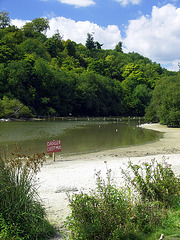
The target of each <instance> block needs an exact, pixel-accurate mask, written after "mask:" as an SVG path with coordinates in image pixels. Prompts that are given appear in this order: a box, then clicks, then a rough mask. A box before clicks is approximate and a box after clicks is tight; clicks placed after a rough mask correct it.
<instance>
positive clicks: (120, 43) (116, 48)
mask: <svg viewBox="0 0 180 240" xmlns="http://www.w3.org/2000/svg"><path fill="white" fill-rule="evenodd" d="M115 50H116V51H117V52H120V53H122V52H123V51H122V42H119V43H118V44H117V45H116V47H115Z"/></svg>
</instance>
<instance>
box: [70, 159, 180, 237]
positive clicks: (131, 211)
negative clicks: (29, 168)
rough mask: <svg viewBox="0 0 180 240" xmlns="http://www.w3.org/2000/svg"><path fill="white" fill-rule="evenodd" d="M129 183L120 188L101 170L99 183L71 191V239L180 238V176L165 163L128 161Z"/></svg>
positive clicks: (127, 180)
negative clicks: (87, 188)
mask: <svg viewBox="0 0 180 240" xmlns="http://www.w3.org/2000/svg"><path fill="white" fill-rule="evenodd" d="M122 172H123V176H124V179H125V180H126V182H127V187H122V188H117V187H116V186H115V185H114V184H113V183H112V180H111V170H108V171H107V180H103V179H102V177H101V176H100V172H98V173H97V174H96V175H97V188H96V190H94V191H93V190H92V191H91V192H90V193H89V194H87V193H83V192H81V193H80V194H73V195H72V196H69V200H70V207H71V210H72V213H71V215H70V216H69V217H68V219H67V222H66V228H67V238H66V239H83V240H84V239H86V240H91V239H99V240H103V239H104V240H108V239H109V240H115V239H121V240H123V239H124V240H143V239H149V240H154V239H159V238H160V236H161V234H162V233H164V234H165V236H166V239H173V238H172V236H173V235H174V236H176V237H177V238H178V237H180V226H179V221H180V178H179V177H177V176H175V175H174V173H173V171H172V169H171V166H170V165H168V164H167V163H166V162H163V163H162V164H161V163H157V162H156V161H154V160H153V161H152V162H151V163H144V164H143V165H142V166H141V165H136V164H132V162H129V164H128V169H127V170H126V171H124V170H123V171H122Z"/></svg>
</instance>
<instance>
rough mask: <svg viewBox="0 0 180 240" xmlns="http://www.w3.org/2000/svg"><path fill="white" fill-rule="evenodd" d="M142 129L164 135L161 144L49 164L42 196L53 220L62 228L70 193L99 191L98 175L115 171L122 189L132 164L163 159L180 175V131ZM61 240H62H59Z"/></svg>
mask: <svg viewBox="0 0 180 240" xmlns="http://www.w3.org/2000/svg"><path fill="white" fill-rule="evenodd" d="M141 127H143V128H146V129H152V130H155V131H160V132H163V136H162V138H161V139H160V140H158V141H156V142H152V143H147V144H144V145H138V146H129V147H123V148H118V149H112V150H107V151H101V152H95V153H90V154H82V155H73V156H66V157H61V156H60V157H56V161H55V162H53V161H52V160H48V162H46V163H45V165H44V166H43V167H42V169H41V172H39V173H38V176H37V177H38V182H39V189H38V191H39V195H40V197H41V199H42V200H43V203H44V204H45V206H46V208H47V213H48V218H49V220H50V221H51V222H52V223H54V224H56V225H57V226H61V225H62V223H63V221H64V220H65V219H66V217H67V216H68V214H69V213H70V209H69V207H68V203H69V202H68V198H67V192H69V193H73V192H78V191H81V190H83V191H89V189H93V188H94V187H95V182H96V177H95V173H96V172H98V171H101V176H102V177H103V178H104V179H105V178H106V172H107V168H108V169H111V170H112V177H113V179H114V181H115V183H116V184H117V186H118V185H122V184H123V183H122V181H123V179H122V174H121V170H120V168H126V164H127V162H128V160H131V161H132V162H136V163H138V162H143V161H150V160H151V159H154V158H155V159H156V160H157V161H162V159H163V158H165V159H166V161H167V162H168V163H169V164H172V169H173V170H174V172H175V173H176V174H180V128H167V127H166V126H163V125H160V124H144V125H142V126H141ZM57 239H58V238H57Z"/></svg>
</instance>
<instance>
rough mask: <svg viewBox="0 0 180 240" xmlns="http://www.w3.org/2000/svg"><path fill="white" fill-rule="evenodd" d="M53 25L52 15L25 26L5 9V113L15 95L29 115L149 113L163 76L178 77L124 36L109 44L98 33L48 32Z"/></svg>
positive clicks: (0, 92)
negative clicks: (74, 36) (81, 38)
mask: <svg viewBox="0 0 180 240" xmlns="http://www.w3.org/2000/svg"><path fill="white" fill-rule="evenodd" d="M48 28H49V21H48V20H47V19H44V18H36V19H34V20H33V21H32V22H27V23H26V24H25V25H24V26H23V27H22V29H19V28H17V27H15V26H12V25H10V19H9V17H8V13H6V12H1V13H0V99H1V102H0V104H1V110H0V111H1V112H0V116H1V117H6V116H7V114H5V112H6V109H5V104H4V102H6V103H7V108H9V107H8V105H9V104H10V103H11V101H12V102H13V101H14V102H15V105H18V104H22V105H21V109H22V108H23V107H27V109H26V111H24V112H25V113H26V112H27V116H30V115H31V114H30V113H32V114H33V115H56V116H67V115H69V114H72V115H75V116H87V115H88V116H109V115H114V116H117V115H128V116H129V115H131V116H132V115H134V116H135V115H138V116H143V115H144V114H145V109H146V107H147V106H148V105H149V103H150V101H151V98H152V92H153V89H154V88H155V86H156V83H157V82H158V86H159V82H160V81H159V79H161V78H162V79H166V78H167V76H170V78H169V79H170V80H169V85H170V86H171V79H176V78H177V73H176V72H170V71H167V70H166V69H164V68H162V67H161V66H160V64H157V63H154V62H152V61H151V60H150V59H148V58H145V57H143V56H141V55H140V54H138V53H134V52H132V53H123V51H122V42H119V43H118V44H117V45H116V47H115V49H114V50H103V49H101V46H102V44H100V43H98V42H97V41H95V40H94V37H93V34H90V33H87V40H86V45H85V46H83V45H82V44H77V43H75V42H73V41H71V40H70V39H68V40H66V41H65V40H63V37H62V36H61V34H60V33H59V32H58V31H57V32H56V33H55V34H54V35H53V36H52V37H50V38H47V37H46V35H45V31H46V30H47V29H48ZM172 76H173V78H172ZM173 81H175V80H172V84H173ZM161 82H163V80H161ZM174 84H175V83H174ZM157 88H158V87H157ZM162 88H164V86H163V85H162ZM155 89H156V88H155ZM155 91H157V90H155ZM169 91H170V90H169ZM154 95H155V93H154V94H153V100H152V101H153V103H151V104H150V106H151V107H150V108H152V105H153V104H154V102H155V100H154V99H155V96H154ZM158 101H160V100H159V99H158ZM2 104H4V105H3V108H2ZM153 109H154V108H153ZM153 111H155V110H153ZM162 111H164V110H162ZM158 114H159V113H158ZM9 116H14V117H19V116H22V115H20V114H13V113H12V114H10V115H9ZM23 116H25V114H23ZM164 123H166V122H165V121H164Z"/></svg>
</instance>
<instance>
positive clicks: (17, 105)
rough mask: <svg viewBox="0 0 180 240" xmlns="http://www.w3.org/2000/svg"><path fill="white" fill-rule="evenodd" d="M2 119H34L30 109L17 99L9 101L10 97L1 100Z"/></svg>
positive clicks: (0, 113) (0, 114) (0, 115)
mask: <svg viewBox="0 0 180 240" xmlns="http://www.w3.org/2000/svg"><path fill="white" fill-rule="evenodd" d="M0 110H1V112H0V117H5V118H20V117H25V118H30V117H32V113H31V111H30V109H29V108H28V107H26V106H24V105H23V104H22V103H21V102H20V101H19V100H17V99H9V98H8V97H6V96H5V97H3V99H2V100H0Z"/></svg>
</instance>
